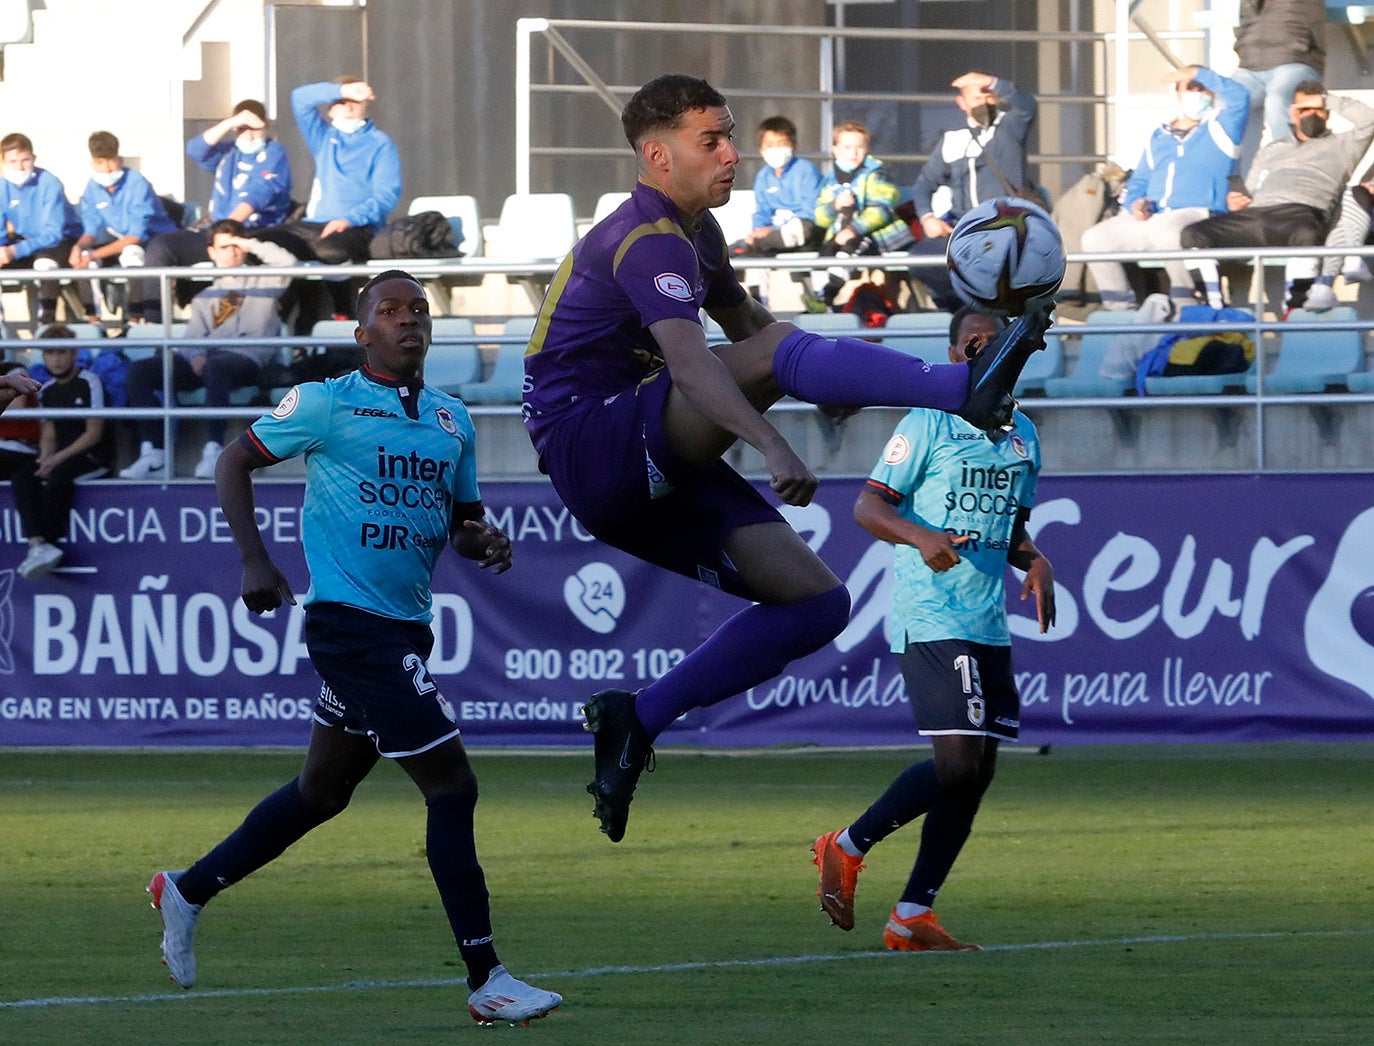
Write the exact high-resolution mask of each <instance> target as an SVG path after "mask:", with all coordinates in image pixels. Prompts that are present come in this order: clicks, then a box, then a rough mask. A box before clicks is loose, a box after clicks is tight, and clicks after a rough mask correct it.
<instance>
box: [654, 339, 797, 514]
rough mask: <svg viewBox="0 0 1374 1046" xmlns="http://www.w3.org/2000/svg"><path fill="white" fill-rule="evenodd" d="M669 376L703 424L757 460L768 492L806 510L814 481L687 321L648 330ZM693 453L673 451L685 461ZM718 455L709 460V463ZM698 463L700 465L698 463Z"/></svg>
mask: <svg viewBox="0 0 1374 1046" xmlns="http://www.w3.org/2000/svg"><path fill="white" fill-rule="evenodd" d="M649 330H650V332H651V333H652V334H653V336H654V339H655V340H656V341H657V342H658V344H659V348H660V349H661V350H662V352H663V358H664V360H665V361H667V364H668V370H669V372H671V374H672V375H673V387H674V389H676V390H677V391H678V392H680V393H681V394H682V396H683V397H684V398H685V399H686V400H687V402H688V403H689V404H690V405H691V406H692V408H693V409H694V410H695V411H696V412H697V413H698V414H700V415H701V416H702V417H703V418H705V419H706V420H707V421H708V422H710V423H711V424H713V425H715V426H716V427H718V428H720V429H722V430H724V431H725V432H727V433H729V434H731V435H733V436H735V437H736V438H738V439H742V440H744V442H745V443H747V444H749V446H751V447H753V448H754V449H755V450H757V451H758V452H759V453H760V454H762V455H763V460H764V465H765V466H766V467H767V469H768V474H769V476H770V477H771V479H770V484H769V485H770V486H771V487H772V489H773V492H774V493H775V494H777V495H778V497H780V498H781V499H782V500H783V501H784V502H785V503H786V504H788V505H808V504H810V503H811V499H812V498H813V497H814V496H815V494H816V488H817V487H818V486H819V485H820V481H819V480H818V479H817V478H816V476H815V474H814V473H813V472H812V471H811V469H809V468H808V467H807V465H806V462H804V461H802V459H801V457H800V456H798V454H797V452H796V451H794V450H793V449H792V447H791V445H790V444H789V443H788V442H787V440H785V439H783V437H782V435H781V434H780V433H779V432H778V430H777V429H775V428H774V427H773V426H772V425H771V424H770V423H769V422H768V420H767V419H765V418H764V416H763V415H762V414H761V413H759V411H758V410H756V409H755V408H754V406H753V404H751V403H750V402H749V400H748V398H747V397H746V396H745V395H744V393H743V392H742V391H741V390H740V387H739V385H738V384H736V382H735V379H734V377H733V376H732V375H731V373H730V370H729V368H728V367H726V366H725V364H724V363H723V362H721V360H720V358H719V357H718V356H716V354H715V353H713V352H712V351H711V350H710V349H708V348H707V347H706V335H705V332H704V331H703V330H702V329H701V327H700V325H698V324H696V323H693V322H692V321H691V320H683V319H667V320H659V321H658V322H657V323H655V324H654V325H653V326H652V327H650V328H649ZM692 450H693V448H690V447H683V448H679V452H681V453H684V454H686V455H690V454H691V453H692ZM719 453H720V451H719V450H713V451H712V452H710V454H709V458H708V459H706V460H711V459H714V458H716V457H718V456H719ZM703 463H704V462H703Z"/></svg>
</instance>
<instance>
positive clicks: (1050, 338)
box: [1013, 331, 1064, 396]
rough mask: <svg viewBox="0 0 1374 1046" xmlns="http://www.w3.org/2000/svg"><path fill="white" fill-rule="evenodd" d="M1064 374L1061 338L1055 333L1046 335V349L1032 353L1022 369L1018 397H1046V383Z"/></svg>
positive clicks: (1016, 393) (1017, 386)
mask: <svg viewBox="0 0 1374 1046" xmlns="http://www.w3.org/2000/svg"><path fill="white" fill-rule="evenodd" d="M1063 373H1064V346H1063V344H1062V339H1061V338H1060V336H1059V335H1058V334H1056V333H1054V332H1053V331H1051V332H1050V333H1048V334H1046V335H1045V347H1044V349H1043V350H1041V351H1040V352H1033V353H1031V357H1030V359H1028V360H1027V361H1026V365H1025V366H1024V367H1023V368H1021V376H1020V377H1019V378H1017V379H1016V388H1015V389H1014V390H1013V391H1014V394H1015V395H1017V396H1031V395H1040V396H1043V395H1045V382H1047V381H1049V380H1050V379H1051V378H1058V377H1061V376H1062V375H1063Z"/></svg>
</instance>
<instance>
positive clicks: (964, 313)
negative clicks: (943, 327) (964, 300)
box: [949, 305, 1007, 345]
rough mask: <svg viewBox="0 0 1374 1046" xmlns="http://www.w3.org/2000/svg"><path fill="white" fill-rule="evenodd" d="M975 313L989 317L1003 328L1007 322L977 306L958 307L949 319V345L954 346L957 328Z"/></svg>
mask: <svg viewBox="0 0 1374 1046" xmlns="http://www.w3.org/2000/svg"><path fill="white" fill-rule="evenodd" d="M975 313H983V314H984V315H991V316H992V317H993V319H995V320H996V321H997V322H998V324H1000V325H1001V326H1003V327H1005V326H1006V325H1007V321H1006V320H1004V319H1002V317H1000V316H997V315H996V314H994V313H989V312H988V310H987V309H980V308H979V307H978V306H977V305H960V306H959V308H957V309H955V310H954V315H953V316H951V317H950V318H949V343H950V344H951V345H953V344H955V343H956V342H957V341H958V340H959V328H960V327H962V326H963V325H964V321H965V320H966V319H968V318H969V316H971V315H973V314H975Z"/></svg>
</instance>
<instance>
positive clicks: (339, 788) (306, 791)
mask: <svg viewBox="0 0 1374 1046" xmlns="http://www.w3.org/2000/svg"><path fill="white" fill-rule="evenodd" d="M296 787H297V788H298V789H300V793H301V802H303V803H304V804H305V805H306V806H307V807H309V808H310V811H311V813H313V814H314V815H315V817H317V818H318V819H319V820H320V821H328V820H329V819H330V818H331V817H337V816H338V815H339V814H341V813H343V812H344V810H346V809H348V804H349V801H350V800H351V799H352V798H353V786H352V785H351V784H348V783H346V782H343V781H319V780H313V779H311V778H308V777H302V778H301V779H300V781H299V782H298V783H297V786H296Z"/></svg>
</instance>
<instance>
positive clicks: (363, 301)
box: [357, 269, 423, 324]
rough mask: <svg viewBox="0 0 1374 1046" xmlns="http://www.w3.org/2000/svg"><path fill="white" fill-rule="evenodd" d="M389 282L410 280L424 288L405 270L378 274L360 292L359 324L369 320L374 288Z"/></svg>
mask: <svg viewBox="0 0 1374 1046" xmlns="http://www.w3.org/2000/svg"><path fill="white" fill-rule="evenodd" d="M387 280H409V281H410V282H411V283H413V284H415V285H416V286H417V287H423V285H422V284H421V283H420V281H419V280H418V279H416V278H415V277H414V276H412V275H411V274H410V273H408V272H406V271H405V270H404V269H387V270H386V271H385V272H379V273H377V275H376V276H374V277H372V279H370V280H368V281H367V282H366V283H364V284H363V289H362V290H360V291H359V292H358V303H357V311H358V323H359V324H361V323H362V322H363V320H365V319H366V318H367V310H368V309H369V308H370V307H371V302H370V301H369V300H368V299H369V297H370V296H371V294H372V288H374V287H376V286H377V284H379V283H385V282H386V281H387Z"/></svg>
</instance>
